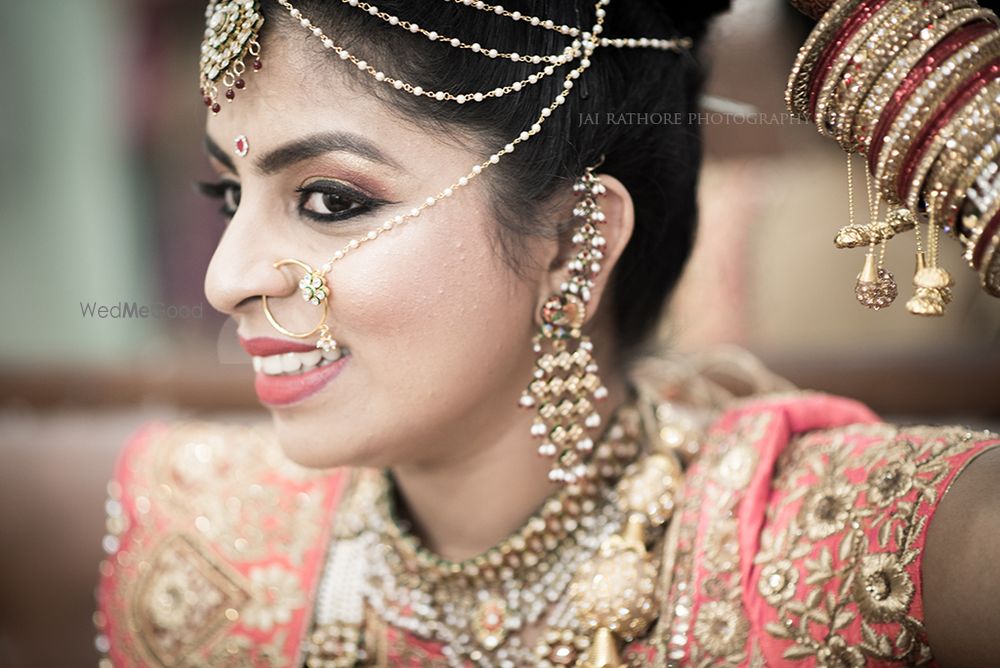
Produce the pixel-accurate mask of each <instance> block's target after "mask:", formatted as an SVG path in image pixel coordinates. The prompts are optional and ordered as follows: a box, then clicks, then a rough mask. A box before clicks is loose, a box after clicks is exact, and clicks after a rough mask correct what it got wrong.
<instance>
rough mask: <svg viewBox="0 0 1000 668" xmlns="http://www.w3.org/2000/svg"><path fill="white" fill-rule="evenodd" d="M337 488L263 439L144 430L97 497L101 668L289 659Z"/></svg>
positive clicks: (179, 426) (337, 479) (209, 427)
mask: <svg viewBox="0 0 1000 668" xmlns="http://www.w3.org/2000/svg"><path fill="white" fill-rule="evenodd" d="M344 478H345V471H343V470H334V471H325V472H317V471H310V470H307V469H304V468H302V467H299V466H297V465H296V464H294V463H292V462H291V461H289V460H288V459H286V458H285V457H284V455H283V454H282V451H281V448H280V445H279V444H278V443H277V441H276V439H275V438H274V437H273V434H272V433H271V431H270V429H269V428H267V427H264V426H259V425H254V426H248V425H226V424H220V423H208V422H181V423H171V424H168V423H162V422H157V423H150V424H147V425H144V426H143V427H142V428H141V429H139V430H138V431H137V432H136V433H135V434H134V435H133V436H132V437H131V438H130V439H129V440H128V442H127V443H126V445H125V447H124V449H123V451H122V453H121V455H120V457H119V459H118V463H117V465H116V469H115V473H114V477H113V479H112V481H111V482H110V483H109V485H108V497H109V498H108V502H107V506H106V507H107V513H108V521H107V528H108V534H107V535H106V536H105V537H104V540H103V547H104V550H105V552H106V555H107V556H106V558H105V559H104V561H103V562H102V564H101V578H100V585H99V587H98V612H97V615H96V616H95V619H96V621H97V625H98V629H99V633H100V635H99V637H98V646H99V649H101V650H102V651H104V652H105V654H106V655H107V656H108V658H109V659H110V660H111V661H112V663H113V665H147V664H153V665H178V662H180V661H181V660H182V659H184V660H188V659H192V657H197V660H194V662H195V663H200V664H202V665H222V663H223V660H222V658H221V657H222V656H223V655H224V654H225V652H226V651H231V650H234V649H236V650H241V651H242V650H244V649H246V648H248V647H253V648H254V649H253V650H252V653H253V654H254V655H255V657H257V656H258V655H259V656H264V655H268V656H272V657H277V656H281V655H282V654H283V653H285V652H287V651H289V647H288V646H287V645H288V642H289V640H288V633H287V631H288V628H287V627H288V625H294V624H295V623H297V622H298V620H299V619H301V618H304V616H305V615H306V614H307V605H306V604H307V598H308V594H309V592H310V590H311V587H312V580H313V579H314V578H315V573H316V571H317V570H318V567H319V562H320V560H321V558H322V551H323V544H324V542H325V538H326V536H327V529H326V528H325V525H326V524H328V522H326V521H325V520H326V519H328V518H329V516H330V514H331V513H332V512H333V509H334V506H335V504H336V500H337V498H338V497H339V492H340V488H341V487H342V486H343V480H344ZM192 660H193V659H192ZM278 663H279V662H275V663H274V665H278ZM254 665H272V664H271V663H268V662H267V661H265V660H261V661H260V662H259V663H255V664H254Z"/></svg>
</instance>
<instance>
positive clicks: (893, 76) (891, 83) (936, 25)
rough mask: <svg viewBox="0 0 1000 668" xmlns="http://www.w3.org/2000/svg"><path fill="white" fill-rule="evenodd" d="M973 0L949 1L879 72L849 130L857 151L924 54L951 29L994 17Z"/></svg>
mask: <svg viewBox="0 0 1000 668" xmlns="http://www.w3.org/2000/svg"><path fill="white" fill-rule="evenodd" d="M966 5H972V7H975V5H976V3H975V1H974V0H969V1H968V2H953V3H949V4H948V5H944V6H943V7H942V11H941V12H940V13H938V14H937V15H935V16H934V17H932V19H931V21H932V22H933V27H925V28H924V29H923V30H921V31H920V33H918V34H917V38H916V39H914V40H912V41H911V42H910V43H909V44H907V45H906V48H905V49H903V51H902V53H899V54H898V55H897V56H896V58H895V59H894V60H893V62H892V63H891V64H890V65H889V66H888V67H887V68H886V69H885V70H883V71H882V73H881V74H880V75H879V77H878V79H877V80H876V82H875V84H874V85H873V86H872V87H871V89H870V90H869V91H868V94H867V96H866V97H865V100H864V102H862V104H861V106H860V108H859V110H858V112H857V115H856V117H855V119H854V126H853V128H852V129H851V132H852V133H853V135H854V138H855V140H856V141H857V142H858V143H860V144H861V150H862V151H863V152H864V153H867V152H868V151H869V150H870V148H871V143H872V134H873V132H874V131H875V127H876V125H877V124H878V120H879V117H880V116H881V115H882V113H883V112H884V111H885V108H886V106H887V105H888V104H889V100H891V99H892V97H893V95H894V94H895V93H896V90H897V89H898V87H899V84H900V83H901V82H902V81H903V80H904V79H905V78H906V76H907V75H908V74H909V73H910V71H911V70H912V69H913V68H914V67H916V65H917V63H919V62H920V61H921V59H923V57H924V56H926V55H927V53H928V52H929V51H930V50H931V49H933V48H934V47H935V46H937V44H938V42H940V41H941V40H942V39H944V38H945V37H946V36H947V35H949V34H951V33H952V32H953V31H955V30H957V29H958V28H960V27H962V26H963V25H965V24H966V23H970V22H972V21H975V20H977V19H994V20H995V19H996V15H995V14H993V13H992V12H990V11H988V10H985V9H975V8H971V7H967V6H966Z"/></svg>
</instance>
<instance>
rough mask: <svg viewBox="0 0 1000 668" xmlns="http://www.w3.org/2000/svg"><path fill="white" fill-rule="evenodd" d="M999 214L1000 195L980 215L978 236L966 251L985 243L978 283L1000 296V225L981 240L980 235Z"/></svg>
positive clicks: (994, 294) (989, 291) (970, 251)
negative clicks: (984, 239)
mask: <svg viewBox="0 0 1000 668" xmlns="http://www.w3.org/2000/svg"><path fill="white" fill-rule="evenodd" d="M997 215H1000V197H998V198H997V199H996V200H994V202H993V206H992V207H990V209H989V211H987V212H986V213H984V214H983V215H982V216H981V217H980V223H979V225H978V227H979V230H978V231H979V236H978V237H977V239H976V243H975V244H974V245H972V246H970V247H969V248H968V250H967V253H969V254H971V253H972V251H973V250H974V249H975V247H976V246H977V245H981V244H983V243H985V244H986V247H985V249H984V250H983V256H982V258H981V259H980V261H979V283H980V285H981V286H982V287H983V289H985V290H986V291H987V292H988V293H990V294H991V295H993V296H994V297H1000V227H997V228H995V229H994V230H993V231H992V232H991V233H990V238H989V239H988V240H987V241H985V242H984V241H983V239H982V235H983V234H984V233H985V231H986V230H985V228H986V226H987V225H989V224H990V223H991V222H992V221H993V219H994V218H995V217H996V216H997Z"/></svg>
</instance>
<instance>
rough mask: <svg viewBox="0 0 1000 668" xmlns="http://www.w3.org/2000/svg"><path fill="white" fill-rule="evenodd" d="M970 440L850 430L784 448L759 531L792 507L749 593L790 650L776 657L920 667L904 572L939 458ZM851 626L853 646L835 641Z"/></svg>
mask: <svg viewBox="0 0 1000 668" xmlns="http://www.w3.org/2000/svg"><path fill="white" fill-rule="evenodd" d="M974 436H975V434H973V433H970V432H968V431H967V430H965V429H963V428H951V427H944V428H942V427H912V428H907V429H906V431H900V430H899V429H897V428H894V427H892V426H889V425H884V424H877V425H851V426H848V427H842V428H839V429H832V430H826V431H821V432H818V433H816V434H807V435H805V436H803V437H801V438H799V439H796V440H795V441H793V442H792V443H791V444H789V446H788V447H787V448H786V450H785V451H784V452H783V453H782V455H781V456H780V457H779V460H778V464H777V473H776V475H775V477H774V481H773V488H774V490H775V491H776V492H777V493H780V494H784V495H785V496H784V498H783V499H782V500H781V502H780V503H777V504H772V505H771V506H769V508H768V523H769V524H770V523H771V522H772V521H774V520H775V518H776V517H777V516H778V515H779V514H781V513H782V512H788V511H789V510H790V509H791V508H793V507H794V506H793V504H795V503H799V504H800V505H799V508H798V511H797V512H795V513H794V516H792V517H791V518H790V522H788V524H787V526H784V527H782V528H781V529H780V530H778V531H772V530H771V529H770V528H765V530H764V531H763V532H762V536H761V549H760V552H759V554H758V556H757V558H756V562H755V563H757V564H761V565H762V568H761V569H760V573H759V576H758V582H757V590H758V591H759V592H760V594H761V595H762V596H763V598H764V600H765V601H766V602H767V604H768V605H770V606H772V607H773V609H774V610H775V612H776V615H777V620H778V621H776V622H771V623H769V624H767V625H766V628H765V630H766V632H767V633H768V634H769V635H771V636H772V637H775V638H780V639H785V640H788V641H790V643H791V644H790V645H789V647H788V648H787V649H786V650H785V652H784V654H783V656H784V658H786V659H789V660H794V659H814V660H815V661H816V664H817V666H820V667H824V666H847V667H853V666H857V667H859V668H860V667H861V666H864V665H865V663H866V661H867V660H868V659H878V660H883V661H901V662H902V661H905V662H907V663H922V662H925V661H927V660H929V658H930V648H929V647H928V646H927V644H926V641H925V637H924V634H923V624H922V623H921V621H920V620H918V619H916V618H915V617H913V616H912V615H911V614H910V608H911V605H912V603H913V600H914V596H915V583H914V582H913V577H912V575H911V571H912V568H911V569H910V570H907V567H908V566H912V564H913V563H914V561H915V560H916V558H917V557H918V556H919V551H918V549H917V548H916V547H915V542H916V540H917V539H918V537H919V536H921V535H922V533H923V531H924V529H925V525H926V523H927V521H928V516H929V514H928V508H930V507H933V505H934V504H935V503H936V502H937V501H938V500H939V496H938V491H937V490H938V489H939V488H940V486H941V483H942V481H943V480H944V479H945V477H946V476H947V475H948V474H949V472H950V471H951V467H950V465H949V463H948V461H947V459H948V458H950V457H954V456H955V455H959V454H961V453H962V452H964V451H965V450H966V449H967V448H969V447H971V446H972V445H973V444H974V442H975V441H973V437H974ZM979 436H982V435H981V434H980V435H979ZM866 471H867V472H868V473H867V475H866V474H865V472H866ZM811 478H812V479H813V480H810V479H811ZM778 524H779V525H780V522H779V523H778ZM831 540H832V542H831ZM816 541H824V542H823V543H821V544H820V545H819V546H817V544H816ZM795 564H801V565H802V566H801V570H800V569H799V568H798V567H797V566H795ZM855 623H858V624H860V630H861V636H862V641H861V642H860V643H859V644H852V643H849V642H848V641H847V640H846V639H845V635H846V631H845V629H847V628H848V627H849V626H852V625H853V624H855Z"/></svg>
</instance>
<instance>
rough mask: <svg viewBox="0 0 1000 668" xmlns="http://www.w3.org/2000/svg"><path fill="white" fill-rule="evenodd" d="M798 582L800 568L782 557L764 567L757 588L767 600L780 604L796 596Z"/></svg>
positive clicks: (773, 603) (772, 603)
mask: <svg viewBox="0 0 1000 668" xmlns="http://www.w3.org/2000/svg"><path fill="white" fill-rule="evenodd" d="M798 583H799V572H798V570H796V569H795V567H794V566H792V562H790V561H788V560H787V559H781V560H779V561H776V562H774V563H773V564H768V565H767V566H765V567H764V570H762V571H761V573H760V580H759V581H758V584H757V588H758V589H759V590H760V593H761V596H763V597H764V600H765V601H767V602H768V603H770V604H771V605H780V604H781V603H784V602H785V601H788V600H791V599H792V598H794V597H795V588H796V585H798Z"/></svg>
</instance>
